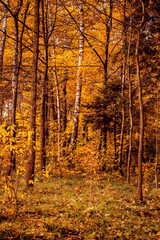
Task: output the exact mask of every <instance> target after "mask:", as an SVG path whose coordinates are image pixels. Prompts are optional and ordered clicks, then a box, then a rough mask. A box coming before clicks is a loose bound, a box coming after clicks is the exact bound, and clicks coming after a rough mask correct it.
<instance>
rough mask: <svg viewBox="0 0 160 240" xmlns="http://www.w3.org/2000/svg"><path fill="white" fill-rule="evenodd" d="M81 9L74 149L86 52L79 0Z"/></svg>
mask: <svg viewBox="0 0 160 240" xmlns="http://www.w3.org/2000/svg"><path fill="white" fill-rule="evenodd" d="M78 10H79V30H80V31H79V59H78V69H77V88H76V98H75V105H74V113H73V125H72V136H71V148H72V149H74V147H75V145H76V140H77V137H78V122H79V113H80V105H81V90H82V67H81V65H82V61H83V52H84V11H83V2H82V1H81V0H79V3H78Z"/></svg>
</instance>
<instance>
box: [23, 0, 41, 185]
mask: <svg viewBox="0 0 160 240" xmlns="http://www.w3.org/2000/svg"><path fill="white" fill-rule="evenodd" d="M39 5H40V0H35V1H34V42H33V64H32V85H31V102H30V104H31V115H30V131H31V141H30V158H29V161H28V169H27V182H26V184H27V189H29V188H31V187H33V181H34V171H35V152H36V150H35V148H36V98H37V69H38V52H39V51H38V49H39Z"/></svg>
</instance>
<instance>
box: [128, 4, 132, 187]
mask: <svg viewBox="0 0 160 240" xmlns="http://www.w3.org/2000/svg"><path fill="white" fill-rule="evenodd" d="M131 8H132V6H131V3H130V32H129V43H128V55H127V66H128V86H129V96H128V98H129V118H130V129H129V151H128V160H127V183H128V184H130V182H131V174H130V166H131V153H132V130H133V117H132V84H131V76H130V48H131V39H132V9H131Z"/></svg>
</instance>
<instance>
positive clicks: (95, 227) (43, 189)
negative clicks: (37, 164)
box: [0, 177, 160, 240]
mask: <svg viewBox="0 0 160 240" xmlns="http://www.w3.org/2000/svg"><path fill="white" fill-rule="evenodd" d="M22 191H23V188H22V187H21V188H20V191H19V196H21V192H22ZM1 193H2V192H1ZM159 197H160V194H158V193H156V192H155V191H154V190H152V191H148V190H146V189H144V203H142V204H140V203H139V202H137V201H136V199H137V189H136V187H135V186H132V185H131V186H128V185H127V184H125V182H124V181H123V180H122V179H121V180H119V181H117V182H112V183H111V182H108V181H107V180H105V179H90V178H89V179H87V178H86V177H85V178H83V177H62V178H60V177H53V178H49V179H47V180H46V182H42V181H38V182H36V183H35V187H34V189H33V191H32V192H27V193H26V194H25V196H24V198H21V197H19V209H18V216H17V218H16V219H15V220H13V219H11V216H12V211H11V210H12V209H13V206H12V204H13V203H12V202H9V201H7V196H6V195H4V194H3V195H2V194H1V195H0V208H1V213H0V240H1V239H2V240H4V239H17V240H18V239H20V240H22V239H27V240H28V239H68V240H78V239H84V240H87V239H90V240H92V239H100V240H101V239H144V240H147V239H154V240H156V239H159V237H160V236H159V235H158V234H157V233H158V232H160V201H159V200H160V198H159Z"/></svg>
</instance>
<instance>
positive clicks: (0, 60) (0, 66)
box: [0, 0, 8, 118]
mask: <svg viewBox="0 0 160 240" xmlns="http://www.w3.org/2000/svg"><path fill="white" fill-rule="evenodd" d="M5 4H6V5H7V6H8V0H6V1H5ZM7 12H8V10H7V8H6V7H5V6H4V12H3V22H2V38H1V44H0V82H1V83H2V71H3V56H4V48H5V42H6V28H7ZM3 104H4V102H3V98H2V100H1V118H2V115H3Z"/></svg>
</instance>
